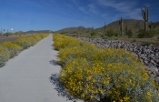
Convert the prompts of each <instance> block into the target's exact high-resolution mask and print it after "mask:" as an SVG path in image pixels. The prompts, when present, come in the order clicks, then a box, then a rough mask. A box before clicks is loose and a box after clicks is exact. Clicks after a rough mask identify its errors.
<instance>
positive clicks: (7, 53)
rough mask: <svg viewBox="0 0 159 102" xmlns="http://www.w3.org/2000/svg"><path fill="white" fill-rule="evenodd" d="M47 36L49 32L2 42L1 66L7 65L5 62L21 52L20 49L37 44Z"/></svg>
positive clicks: (0, 48)
mask: <svg viewBox="0 0 159 102" xmlns="http://www.w3.org/2000/svg"><path fill="white" fill-rule="evenodd" d="M46 36H47V34H42V35H34V36H29V37H20V38H18V39H17V40H16V41H14V42H10V41H6V42H3V43H0V67H2V66H3V65H5V62H6V61H7V60H8V59H9V58H12V57H14V56H16V55H17V54H19V53H20V51H22V50H24V49H26V48H28V47H30V46H33V45H35V44H36V43H37V42H38V41H40V40H41V39H42V38H44V37H46Z"/></svg>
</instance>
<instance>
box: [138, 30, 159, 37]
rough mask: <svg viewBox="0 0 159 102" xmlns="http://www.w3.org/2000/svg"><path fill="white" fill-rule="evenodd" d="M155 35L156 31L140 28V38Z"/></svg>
mask: <svg viewBox="0 0 159 102" xmlns="http://www.w3.org/2000/svg"><path fill="white" fill-rule="evenodd" d="M154 35H156V31H144V30H139V32H138V38H152V37H153V36H154Z"/></svg>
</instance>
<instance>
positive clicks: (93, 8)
mask: <svg viewBox="0 0 159 102" xmlns="http://www.w3.org/2000/svg"><path fill="white" fill-rule="evenodd" d="M88 11H89V12H91V13H93V14H99V11H98V10H97V8H96V6H95V5H94V4H89V5H88Z"/></svg>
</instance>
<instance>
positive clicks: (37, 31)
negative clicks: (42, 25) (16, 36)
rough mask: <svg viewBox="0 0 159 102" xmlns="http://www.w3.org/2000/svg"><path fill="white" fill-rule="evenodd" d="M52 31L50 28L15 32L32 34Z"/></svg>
mask: <svg viewBox="0 0 159 102" xmlns="http://www.w3.org/2000/svg"><path fill="white" fill-rule="evenodd" d="M51 32H53V31H51V30H36V31H34V30H30V31H26V32H23V31H19V32H16V33H20V34H33V33H51Z"/></svg>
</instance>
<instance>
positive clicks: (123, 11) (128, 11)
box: [97, 0, 141, 19]
mask: <svg viewBox="0 0 159 102" xmlns="http://www.w3.org/2000/svg"><path fill="white" fill-rule="evenodd" d="M97 2H98V4H99V5H101V6H104V7H111V8H114V9H115V10H116V11H118V12H119V13H120V15H121V16H124V17H125V16H126V17H128V18H136V19H141V8H136V3H135V2H134V1H133V2H131V1H120V2H119V1H117V0H97Z"/></svg>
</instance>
